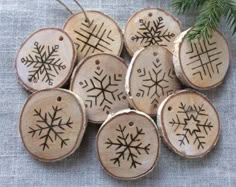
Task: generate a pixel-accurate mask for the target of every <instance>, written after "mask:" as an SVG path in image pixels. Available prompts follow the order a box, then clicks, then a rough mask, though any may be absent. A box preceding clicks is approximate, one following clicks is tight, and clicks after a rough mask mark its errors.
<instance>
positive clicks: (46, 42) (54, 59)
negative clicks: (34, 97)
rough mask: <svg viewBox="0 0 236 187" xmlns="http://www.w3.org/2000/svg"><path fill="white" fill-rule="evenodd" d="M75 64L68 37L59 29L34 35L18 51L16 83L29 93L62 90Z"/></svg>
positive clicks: (73, 49) (74, 53) (70, 41)
mask: <svg viewBox="0 0 236 187" xmlns="http://www.w3.org/2000/svg"><path fill="white" fill-rule="evenodd" d="M75 61H76V52H75V48H74V45H73V42H72V40H71V39H70V37H69V36H68V35H67V34H66V33H65V32H64V31H63V30H61V29H56V28H45V29H41V30H38V31H36V32H34V33H33V34H32V35H31V36H30V37H29V38H28V39H27V40H26V41H25V42H24V43H23V44H22V45H21V47H20V49H19V51H18V53H17V57H16V61H15V68H16V72H17V76H18V80H19V82H20V83H21V84H22V85H23V86H24V87H25V88H26V89H27V90H28V91H31V92H34V91H38V90H43V89H47V88H58V87H62V86H63V85H64V84H65V83H66V82H67V80H68V79H69V77H70V75H71V73H72V70H73V68H74V65H75Z"/></svg>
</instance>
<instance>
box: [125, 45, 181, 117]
mask: <svg viewBox="0 0 236 187" xmlns="http://www.w3.org/2000/svg"><path fill="white" fill-rule="evenodd" d="M172 59H173V55H172V53H170V52H169V51H168V50H167V49H166V48H164V47H161V46H156V45H154V46H149V47H147V48H144V49H141V50H139V51H137V52H136V53H135V55H134V57H133V59H132V61H131V64H130V66H129V68H128V73H127V76H126V92H127V94H128V98H129V103H130V105H131V106H132V107H134V108H135V109H137V110H140V111H143V112H145V113H147V114H149V115H151V116H154V115H155V116H156V113H157V109H158V107H159V104H160V103H161V102H162V101H163V100H164V99H165V98H166V97H168V96H169V95H171V94H172V93H174V92H175V91H176V90H179V89H180V88H181V84H180V82H179V80H178V79H177V77H176V75H175V72H174V66H173V62H172Z"/></svg>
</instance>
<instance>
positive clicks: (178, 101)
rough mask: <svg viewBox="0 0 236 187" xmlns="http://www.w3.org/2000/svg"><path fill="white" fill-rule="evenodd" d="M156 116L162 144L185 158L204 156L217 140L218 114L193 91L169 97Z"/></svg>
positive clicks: (184, 91)
mask: <svg viewBox="0 0 236 187" xmlns="http://www.w3.org/2000/svg"><path fill="white" fill-rule="evenodd" d="M157 117H158V125H159V126H160V129H161V132H162V136H163V138H164V140H165V142H166V144H167V145H168V146H169V147H170V148H171V149H172V150H173V151H174V152H175V153H177V154H178V155H180V156H183V157H185V158H200V157H203V156H205V155H206V154H207V153H208V152H210V151H211V150H212V148H213V147H214V146H215V145H216V143H217V141H218V138H219V132H220V120H219V116H218V113H217V111H216V109H215V108H214V106H213V105H212V104H211V102H210V101H209V100H208V99H207V98H206V97H205V96H203V95H202V94H200V93H198V92H195V91H193V90H183V91H179V92H177V93H176V94H173V95H171V96H169V97H168V98H167V99H166V100H165V101H164V102H163V103H162V104H161V106H160V107H159V109H158V116H157Z"/></svg>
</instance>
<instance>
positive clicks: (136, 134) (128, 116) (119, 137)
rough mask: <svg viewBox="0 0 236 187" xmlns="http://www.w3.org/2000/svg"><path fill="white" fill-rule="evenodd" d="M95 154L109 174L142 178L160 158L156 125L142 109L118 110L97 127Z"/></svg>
mask: <svg viewBox="0 0 236 187" xmlns="http://www.w3.org/2000/svg"><path fill="white" fill-rule="evenodd" d="M97 153H98V158H99V161H100V162H101V164H102V166H103V168H104V169H105V171H106V172H107V173H108V174H109V175H111V176H113V177H115V178H118V179H122V180H134V179H138V178H140V177H143V176H145V175H147V174H148V173H150V172H151V171H152V170H153V169H154V168H155V166H156V165H157V162H158V160H159V155H160V139H159V134H158V130H157V127H156V124H155V123H154V121H153V120H152V119H151V118H150V117H149V116H148V115H146V114H145V113H143V112H139V111H134V110H122V111H119V112H117V113H116V114H114V115H112V116H110V117H109V118H108V119H107V120H106V121H105V122H104V123H103V125H102V126H101V128H100V129H99V132H98V134H97Z"/></svg>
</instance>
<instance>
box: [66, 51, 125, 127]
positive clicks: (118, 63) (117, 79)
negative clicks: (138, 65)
mask: <svg viewBox="0 0 236 187" xmlns="http://www.w3.org/2000/svg"><path fill="white" fill-rule="evenodd" d="M126 72H127V65H126V64H125V62H124V61H123V60H122V59H121V58H119V57H117V56H114V55H111V54H97V55H93V56H90V57H87V58H85V59H84V60H83V61H82V62H80V63H79V65H78V66H77V67H76V69H75V71H74V73H73V76H72V79H71V87H70V89H71V90H72V91H73V92H75V93H76V94H78V95H80V96H81V97H82V99H83V100H84V102H85V106H86V109H87V114H88V120H89V121H90V122H93V123H102V122H103V121H104V120H105V119H106V118H107V116H108V115H109V114H111V113H115V112H117V111H119V110H121V109H125V108H128V101H127V96H126V93H125V75H126Z"/></svg>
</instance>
